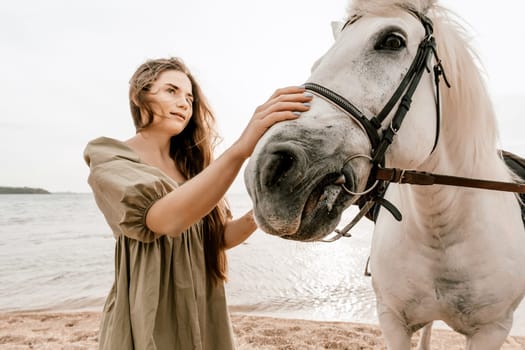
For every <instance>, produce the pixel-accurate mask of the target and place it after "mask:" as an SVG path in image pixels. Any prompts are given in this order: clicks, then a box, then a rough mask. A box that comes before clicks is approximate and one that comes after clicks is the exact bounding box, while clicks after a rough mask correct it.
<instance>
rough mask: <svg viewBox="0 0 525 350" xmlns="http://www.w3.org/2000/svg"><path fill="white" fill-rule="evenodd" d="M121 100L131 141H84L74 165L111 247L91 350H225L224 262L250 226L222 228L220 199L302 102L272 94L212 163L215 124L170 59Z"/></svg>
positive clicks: (301, 97)
mask: <svg viewBox="0 0 525 350" xmlns="http://www.w3.org/2000/svg"><path fill="white" fill-rule="evenodd" d="M129 100H130V107H131V114H132V117H133V121H134V123H135V127H136V130H137V132H136V135H135V136H133V137H131V138H130V139H129V140H127V141H124V142H121V141H118V140H114V139H110V138H104V137H103V138H99V139H96V140H93V141H91V142H90V143H89V144H88V145H87V147H86V150H85V153H84V157H85V160H86V162H87V164H88V165H89V167H90V170H91V172H90V175H89V179H88V182H89V184H90V185H91V187H92V189H93V193H94V196H95V200H96V202H97V204H98V206H99V208H100V210H101V211H102V213H103V214H104V216H105V218H106V220H107V222H108V224H109V226H110V227H111V229H112V231H113V233H114V236H115V239H116V248H115V282H114V284H113V287H112V289H111V291H110V293H109V296H108V298H107V300H106V304H105V306H104V312H103V316H102V323H101V330H100V337H99V343H100V348H101V349H158V350H161V349H183V350H186V349H214V350H215V349H219V350H221V349H233V348H234V341H233V335H232V329H231V325H230V321H229V313H228V308H227V305H226V298H225V293H224V286H223V282H224V280H225V279H226V256H225V253H224V250H225V249H228V248H231V247H234V246H236V245H238V244H240V243H241V242H243V241H244V240H245V239H246V238H248V237H249V235H250V234H251V233H253V232H254V231H255V229H256V224H255V222H254V220H253V217H252V214H251V212H249V213H247V214H245V215H244V216H242V217H241V218H239V219H237V220H232V219H231V217H230V215H229V210H228V208H227V205H226V202H225V201H224V199H223V196H224V194H225V193H226V191H227V189H228V187H229V186H230V185H231V184H232V182H233V180H234V179H235V177H236V175H237V173H238V172H239V170H240V168H241V165H242V164H243V162H244V161H245V160H246V159H247V158H248V157H249V156H250V154H251V153H252V151H253V148H254V147H255V144H256V143H257V141H258V140H259V138H260V137H261V136H262V135H263V134H264V132H265V131H266V130H267V129H268V128H269V127H270V126H272V125H273V124H275V123H277V122H280V121H283V120H292V119H295V118H297V117H298V116H299V114H300V113H301V112H304V111H306V110H308V109H309V105H308V102H309V101H310V100H311V95H309V94H307V93H305V92H304V89H303V88H301V87H288V88H284V89H280V90H277V91H276V92H275V93H274V94H273V95H272V96H271V97H270V99H269V100H268V101H266V102H265V103H264V104H263V105H261V106H259V107H258V108H257V109H256V111H255V113H254V115H253V117H252V118H251V120H250V122H249V123H248V125H247V127H246V128H245V130H244V132H243V133H242V135H241V136H240V137H239V139H238V140H237V141H236V142H235V143H234V144H233V145H232V146H231V147H230V148H229V149H227V150H226V151H225V152H224V153H223V154H222V155H221V156H220V157H219V158H218V159H217V160H215V161H213V162H211V159H212V153H213V146H214V141H215V136H216V134H215V131H214V117H213V114H212V112H211V110H210V108H209V106H208V104H207V102H206V99H205V97H204V95H203V93H202V91H201V89H200V87H199V85H198V83H197V82H196V81H195V79H194V77H193V76H192V75H191V73H190V72H189V70H188V69H187V67H186V66H185V65H184V63H183V62H182V61H181V60H180V59H177V58H169V59H156V60H150V61H147V62H145V63H144V64H143V65H141V66H140V67H139V68H138V69H137V71H136V72H135V74H134V75H133V77H132V78H131V81H130V90H129Z"/></svg>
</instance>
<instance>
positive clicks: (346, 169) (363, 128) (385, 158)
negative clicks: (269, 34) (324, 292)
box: [245, 1, 442, 241]
mask: <svg viewBox="0 0 525 350" xmlns="http://www.w3.org/2000/svg"><path fill="white" fill-rule="evenodd" d="M392 3H394V5H393V4H392ZM432 4H433V2H425V3H423V2H420V1H418V2H414V3H409V2H407V1H395V2H392V1H389V2H388V1H357V2H354V4H353V7H352V8H351V9H350V12H349V15H348V20H347V21H345V22H341V23H334V24H333V25H332V29H333V32H334V37H335V42H334V43H333V45H332V47H331V48H330V49H329V50H328V51H327V52H326V53H325V54H324V55H323V56H322V57H321V58H320V59H319V60H318V61H317V62H316V63H315V64H314V65H313V67H312V71H311V75H310V77H309V78H308V80H307V83H306V84H305V86H306V87H307V88H308V89H309V90H311V92H312V93H313V94H314V98H313V100H312V105H311V109H310V110H309V111H308V112H305V113H303V114H302V115H301V117H300V118H299V119H297V120H293V121H287V122H282V123H279V124H277V125H275V126H273V127H272V128H270V129H269V130H268V131H267V133H266V134H265V135H264V136H263V138H262V139H261V140H260V142H259V143H258V145H257V147H256V149H255V151H254V153H253V155H252V157H251V159H250V161H249V163H248V165H247V168H246V170H245V183H246V187H247V190H248V193H249V195H250V197H251V199H252V201H253V203H254V214H255V218H256V221H257V223H258V225H259V227H260V228H261V229H262V230H264V231H265V232H267V233H270V234H273V235H277V236H280V237H282V238H286V239H292V240H300V241H313V240H318V239H320V238H322V237H324V236H326V235H327V234H329V233H331V232H332V231H333V230H334V229H335V228H336V226H337V224H338V222H339V221H340V218H341V215H342V212H343V211H344V210H345V209H346V208H348V207H349V206H350V205H352V204H354V203H355V202H356V200H358V198H359V197H360V195H362V194H363V193H366V192H367V191H369V190H371V189H372V186H373V185H374V184H373V183H370V182H369V181H368V178H369V175H370V172H371V169H372V166H373V164H382V165H386V166H393V167H403V168H421V167H422V166H423V165H424V164H425V163H426V162H428V159H429V156H430V155H431V154H432V152H433V150H434V149H435V148H436V145H437V141H438V137H439V127H440V125H439V124H440V118H439V111H438V110H439V102H438V101H437V100H436V96H437V95H436V88H438V89H439V86H438V85H436V83H435V79H436V78H439V76H437V75H436V74H435V72H434V70H433V67H438V68H442V66H441V65H440V64H439V62H438V61H437V60H438V58H437V56H436V52H437V49H436V46H435V42H434V41H433V40H434V39H433V37H432V30H433V28H432V22H431V21H430V20H429V19H428V18H427V17H426V16H425V12H427V11H428V7H430V6H431V5H432ZM423 46H425V47H426V48H422V47H423ZM423 51H424V52H423ZM414 66H419V68H417V69H419V71H418V72H416V73H414V71H415V70H417V69H416V68H414ZM414 74H416V75H417V74H418V75H419V76H417V77H415V78H414V77H413V75H414ZM414 80H417V81H415V82H413V81H414ZM410 89H412V90H413V91H412V92H411V94H410V96H408V98H407V97H406V96H405V95H406V92H407V90H410ZM324 90H326V91H329V92H330V93H331V95H330V96H332V97H330V96H328V98H327V96H326V95H325V94H324V93H323V91H324ZM334 96H335V97H334ZM334 99H335V100H337V99H339V100H343V102H342V103H339V104H338V103H335V102H334ZM408 105H409V106H408ZM405 108H406V109H407V113H406V115H404V112H402V113H403V116H401V117H396V114H399V112H398V111H399V110H400V109H405ZM396 118H397V119H396ZM398 119H401V120H398ZM401 122H403V127H402V128H400V124H401ZM385 139H390V140H387V141H385ZM381 142H383V145H381ZM380 149H381V150H380Z"/></svg>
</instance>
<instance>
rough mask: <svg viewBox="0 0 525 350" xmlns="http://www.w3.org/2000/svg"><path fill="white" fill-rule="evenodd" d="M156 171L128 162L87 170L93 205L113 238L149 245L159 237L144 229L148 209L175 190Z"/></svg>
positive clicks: (116, 161)
mask: <svg viewBox="0 0 525 350" xmlns="http://www.w3.org/2000/svg"><path fill="white" fill-rule="evenodd" d="M155 170H156V169H154V168H152V167H149V166H147V165H145V164H140V163H134V162H131V161H130V160H126V159H120V160H113V161H111V162H107V163H104V164H100V165H97V166H95V167H92V168H91V173H90V175H89V178H88V183H89V185H90V186H91V188H92V190H93V194H94V196H95V201H96V202H97V205H98V206H99V208H100V210H101V211H102V213H103V214H104V216H105V218H106V221H107V222H108V224H109V226H110V227H111V229H112V230H113V234H114V235H115V236H116V237H117V236H119V235H125V236H127V237H130V238H133V239H136V240H139V241H142V242H152V241H154V240H155V239H157V238H158V237H160V236H161V234H160V233H155V232H153V231H151V230H150V229H149V228H148V227H147V226H146V214H147V212H148V210H149V208H150V207H151V206H152V205H153V204H154V203H155V202H156V201H157V200H158V199H160V198H162V197H163V196H165V195H166V194H167V193H169V192H170V191H172V190H173V188H174V187H176V184H175V183H174V182H170V181H168V180H167V179H164V178H163V177H162V176H159V175H161V174H156V173H155V172H156V171H155Z"/></svg>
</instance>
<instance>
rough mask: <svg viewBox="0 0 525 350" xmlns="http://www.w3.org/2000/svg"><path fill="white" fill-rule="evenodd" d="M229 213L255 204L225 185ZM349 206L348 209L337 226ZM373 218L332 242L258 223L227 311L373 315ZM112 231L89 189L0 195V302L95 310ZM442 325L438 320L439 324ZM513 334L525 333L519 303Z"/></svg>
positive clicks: (232, 264)
mask: <svg viewBox="0 0 525 350" xmlns="http://www.w3.org/2000/svg"><path fill="white" fill-rule="evenodd" d="M228 198H229V202H230V205H231V206H232V211H233V213H234V215H235V216H239V215H242V214H243V213H244V212H246V211H248V210H249V209H250V208H251V202H250V199H249V197H248V195H247V194H246V193H245V192H244V191H242V190H238V191H234V192H230V193H229V194H228ZM354 213H355V211H353V210H352V209H350V210H348V211H347V212H345V214H344V216H343V220H342V223H341V226H343V225H344V224H345V223H346V222H348V221H349V220H350V218H351V217H352V214H354ZM372 228H373V226H372V223H371V222H369V221H366V220H362V221H361V222H360V223H359V224H358V226H356V227H355V228H354V229H353V230H352V237H349V238H343V239H340V240H338V241H336V242H333V243H322V242H319V243H301V242H293V241H286V240H283V239H280V238H277V237H273V236H270V235H267V234H264V233H263V232H261V231H256V232H255V233H254V234H253V235H252V236H251V237H250V238H249V239H248V240H247V241H246V242H245V243H244V244H242V245H240V246H238V247H236V248H234V249H231V250H229V251H228V258H229V282H228V283H227V284H226V291H227V297H228V303H229V305H230V307H231V309H232V311H236V312H243V313H250V314H256V315H264V316H276V317H288V318H301V319H312V320H331V321H350V322H362V323H377V315H376V312H375V297H374V293H373V291H372V287H371V281H370V277H366V276H365V275H364V270H365V267H366V262H367V259H368V256H369V252H370V240H371V235H372ZM113 252H114V239H113V236H112V234H111V232H110V230H109V228H108V226H107V224H106V222H105V221H104V218H103V216H102V214H101V213H100V212H99V210H98V208H97V207H96V204H95V202H94V199H93V196H92V195H91V194H51V195H0V311H4V312H5V311H22V310H48V311H71V310H101V308H102V305H103V302H104V299H105V297H106V295H107V293H108V291H109V289H110V287H111V284H112V282H113V273H114V270H113ZM438 325H439V324H438ZM512 334H515V335H524V336H525V302H523V303H522V304H521V305H520V307H519V308H518V310H517V312H516V314H515V322H514V327H513V329H512Z"/></svg>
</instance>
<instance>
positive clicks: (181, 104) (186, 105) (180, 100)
mask: <svg viewBox="0 0 525 350" xmlns="http://www.w3.org/2000/svg"><path fill="white" fill-rule="evenodd" d="M175 103H176V105H177V107H179V108H184V109H188V108H189V107H190V103H189V102H188V101H187V100H186V99H185V98H184V97H179V98H177V100H176V102H175Z"/></svg>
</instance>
